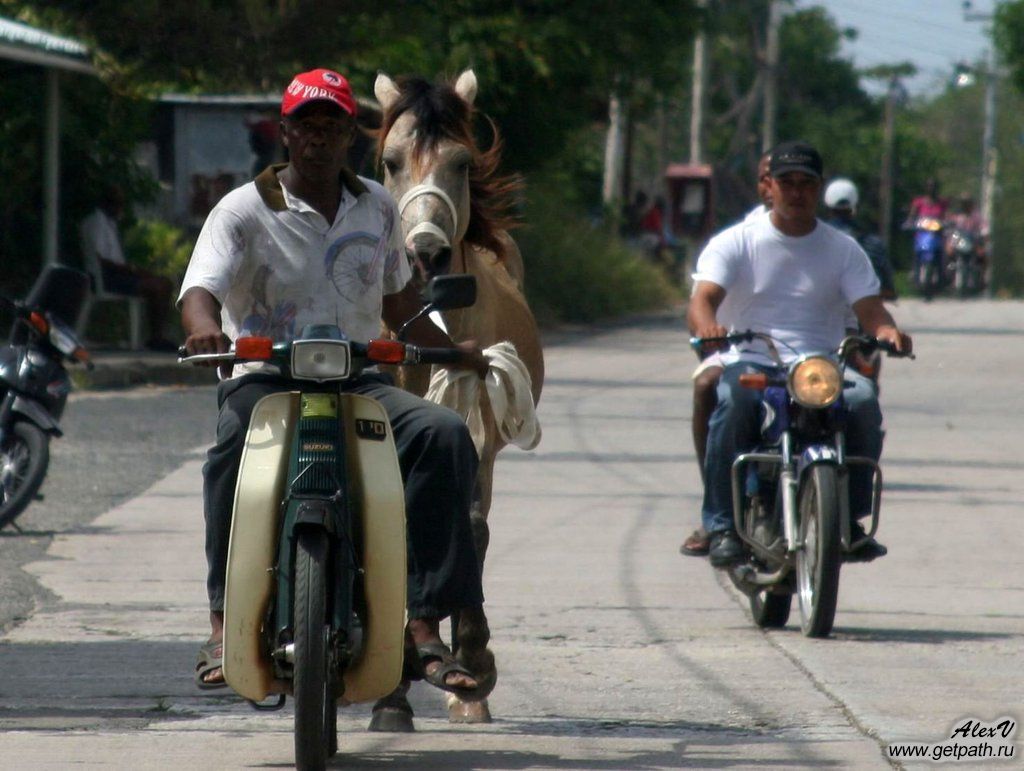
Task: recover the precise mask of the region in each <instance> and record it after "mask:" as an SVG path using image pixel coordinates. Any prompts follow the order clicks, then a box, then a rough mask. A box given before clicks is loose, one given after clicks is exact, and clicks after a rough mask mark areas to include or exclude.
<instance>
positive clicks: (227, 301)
mask: <svg viewBox="0 0 1024 771" xmlns="http://www.w3.org/2000/svg"><path fill="white" fill-rule="evenodd" d="M355 114H356V101H355V99H354V97H353V95H352V90H351V88H350V87H349V84H348V81H346V80H345V78H344V77H342V76H341V75H340V74H338V73H337V72H333V71H331V70H325V69H317V70H312V71H311V72H304V73H301V74H299V75H296V76H295V78H294V79H293V80H292V81H291V83H290V84H289V85H288V87H287V88H286V89H285V92H284V96H283V98H282V100H281V127H280V132H281V141H282V142H283V143H284V146H285V147H286V148H287V150H288V154H289V159H290V160H289V162H288V163H287V164H280V165H276V166H270V167H268V168H267V169H266V170H265V171H263V172H262V173H261V174H259V175H258V176H257V177H256V179H254V180H253V181H252V182H250V183H248V184H246V185H243V186H242V187H240V188H238V189H236V190H234V191H232V192H231V193H229V194H228V195H227V196H225V197H224V198H223V199H222V200H221V201H220V202H219V203H218V204H217V206H216V207H215V208H214V209H213V211H211V212H210V215H209V217H208V218H207V220H206V224H205V225H204V227H203V230H202V232H201V233H200V235H199V239H198V242H197V243H196V247H195V251H194V252H193V254H192V259H191V262H190V263H189V267H188V271H187V272H186V274H185V279H184V281H183V283H182V289H181V295H180V297H179V303H180V305H181V312H182V324H183V327H184V329H185V331H186V333H187V339H186V341H185V347H186V349H187V350H188V352H189V354H197V353H212V352H219V351H226V350H227V349H228V346H229V343H230V341H232V340H234V339H236V338H238V337H241V336H246V335H262V336H268V337H272V338H273V339H274V340H278V341H286V340H291V339H293V338H294V337H295V336H296V335H297V334H298V333H299V332H300V331H301V330H302V328H303V327H304V326H306V325H307V324H316V323H336V324H338V326H340V327H341V329H342V331H343V332H344V333H345V334H346V335H347V336H348V337H349V339H352V340H356V341H366V340H369V339H371V338H374V337H377V336H378V335H379V331H380V322H381V319H382V318H383V319H384V321H386V322H387V324H388V325H389V326H390V327H391V328H398V327H399V326H400V325H401V324H402V323H403V322H404V321H405V320H406V319H408V318H410V317H411V316H413V315H415V313H416V312H417V311H419V309H420V307H421V302H420V299H419V296H418V294H417V292H416V291H415V290H414V289H413V287H412V286H411V285H410V284H409V283H408V281H409V278H410V276H411V270H410V267H409V263H408V261H407V260H406V257H405V249H404V245H403V241H402V234H401V222H400V218H399V216H398V212H397V209H396V206H395V203H394V201H393V200H392V199H391V197H390V195H389V194H388V193H387V192H386V191H385V190H384V188H383V187H382V186H381V185H379V184H378V183H376V182H374V181H372V180H369V179H364V178H362V177H357V176H356V175H355V174H354V173H352V172H351V171H350V170H349V169H348V167H347V163H346V160H347V153H348V149H349V146H350V145H351V143H352V139H353V137H354V134H355V131H356V123H355ZM409 338H410V339H411V340H412V341H413V342H416V343H418V344H420V345H424V346H443V347H451V346H453V345H455V346H456V347H458V348H459V349H461V350H462V351H463V353H464V357H463V362H462V363H461V364H460V365H457V366H459V367H462V368H471V369H475V370H477V371H478V372H480V373H485V372H486V369H487V364H486V360H485V359H484V358H483V356H482V355H481V353H480V351H479V348H478V347H477V346H476V345H475V344H474V343H472V342H463V343H459V344H457V345H456V344H454V343H453V342H452V341H451V339H450V338H449V337H448V335H447V334H445V333H444V332H442V331H441V330H440V329H438V328H437V327H436V326H434V325H433V324H432V323H431V322H430V321H429V320H427V319H423V320H421V321H419V322H417V323H416V324H415V325H413V326H412V327H411V328H410V334H409ZM281 390H289V386H288V385H287V384H286V383H285V382H284V381H282V379H281V378H280V377H279V375H278V373H277V371H276V369H275V368H273V367H269V366H268V365H265V364H255V365H254V364H247V365H239V366H235V368H234V370H233V372H231V373H230V377H227V378H226V379H224V380H223V381H222V382H221V384H220V386H219V388H218V394H217V395H218V403H219V404H220V417H219V420H218V425H217V441H216V444H215V445H214V446H213V447H212V448H211V449H210V451H209V453H208V457H207V462H206V465H205V466H204V468H203V476H204V487H203V497H204V508H205V515H206V523H207V524H206V553H207V561H208V563H209V577H208V582H207V588H208V593H209V598H210V620H211V626H212V633H211V636H210V639H209V641H208V642H207V644H206V645H204V646H203V649H202V650H201V654H200V662H199V666H197V668H196V683H197V685H199V687H201V688H209V687H218V686H222V685H224V678H223V673H222V671H221V668H220V663H221V662H220V659H221V653H222V651H221V643H220V641H221V639H222V627H223V617H224V614H223V608H224V604H223V603H224V574H225V566H226V559H227V547H228V535H229V532H230V525H231V511H232V505H233V499H234V490H235V482H236V479H237V476H238V467H239V461H240V458H241V451H242V445H243V443H244V441H245V432H246V427H247V425H248V420H249V415H250V414H251V412H252V409H253V406H254V405H255V404H256V402H257V401H259V399H260V398H262V397H263V396H265V395H266V394H268V393H272V392H275V391H281ZM347 390H350V391H351V392H353V393H361V394H366V395H368V396H371V397H372V398H374V399H376V400H377V401H379V402H380V403H381V404H382V405H383V406H384V408H385V409H386V410H387V412H388V416H389V418H390V419H391V423H392V428H393V430H394V438H395V445H396V447H397V449H398V453H399V459H400V465H401V468H402V473H403V478H404V481H405V489H406V510H407V519H408V533H409V551H410V554H409V566H410V571H409V585H408V609H409V619H410V620H409V632H410V634H411V636H412V638H413V641H414V642H415V643H416V645H417V647H418V649H419V650H420V656H421V662H420V663H421V664H422V666H423V670H424V672H425V674H426V679H427V680H428V681H429V682H431V683H432V684H433V685H436V686H438V687H440V688H443V689H445V690H449V691H453V692H455V693H457V694H459V695H464V696H465V695H469V696H472V695H473V693H474V689H476V688H478V678H479V676H480V674H481V673H477V674H476V675H474V674H473V673H470V672H469V671H468V670H466V669H465V668H463V667H461V666H460V665H459V664H458V663H457V662H456V661H455V660H454V658H453V657H452V656H451V654H450V653H449V652H448V651H447V650H446V649H445V650H443V651H442V649H441V648H439V647H438V646H439V645H440V643H441V639H440V636H439V622H440V619H442V618H444V617H445V616H448V615H451V613H452V612H454V611H460V612H462V613H465V614H478V615H479V617H481V618H482V613H483V611H482V604H483V592H482V588H481V580H480V565H479V561H478V559H477V556H476V552H475V550H474V548H473V541H472V535H471V530H470V524H469V508H470V503H471V499H472V490H473V484H474V479H475V476H476V466H477V457H476V452H475V449H474V447H473V443H472V440H471V439H470V436H469V432H468V430H467V429H466V426H465V424H464V423H463V422H462V421H461V420H460V419H459V418H458V416H457V415H456V414H455V413H454V412H451V411H450V410H446V409H444V408H441V407H438V406H437V405H434V404H431V403H429V402H426V401H424V400H422V399H420V398H418V397H416V396H413V395H411V394H409V393H406V392H405V391H402V390H399V389H397V388H395V387H394V386H392V385H390V381H388V380H387V379H386V378H385V377H384V376H381V375H377V374H372V375H371V374H365V375H363V376H361V377H360V378H359V379H358V380H357V381H356V382H355V383H354V384H352V385H351V387H347ZM427 651H429V653H428V652H427ZM439 651H441V652H439ZM482 674H483V675H485V676H488V677H489V676H490V674H491V673H482Z"/></svg>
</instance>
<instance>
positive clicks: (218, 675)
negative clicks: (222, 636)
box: [194, 639, 227, 690]
mask: <svg viewBox="0 0 1024 771" xmlns="http://www.w3.org/2000/svg"><path fill="white" fill-rule="evenodd" d="M223 657H224V644H223V643H222V642H221V641H220V640H213V639H211V640H207V641H206V642H205V643H203V645H202V647H201V648H200V649H199V654H198V655H197V656H196V668H195V673H194V677H195V681H196V686H197V687H198V688H201V689H202V690H208V689H211V688H223V687H224V686H226V685H227V683H226V682H224V669H223V666H222V665H223V663H224V659H223Z"/></svg>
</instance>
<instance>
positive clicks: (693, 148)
mask: <svg viewBox="0 0 1024 771" xmlns="http://www.w3.org/2000/svg"><path fill="white" fill-rule="evenodd" d="M697 6H698V7H699V8H701V9H702V10H703V9H705V8H707V0H700V1H699V2H698V3H697ZM705 18H706V17H705ZM704 29H705V25H704V24H702V25H701V28H700V31H699V32H698V33H697V37H696V38H694V41H693V80H692V87H691V94H690V163H694V164H696V163H704V106H705V103H706V100H705V93H706V92H707V83H708V74H707V69H708V38H707V33H706V32H705V31H704Z"/></svg>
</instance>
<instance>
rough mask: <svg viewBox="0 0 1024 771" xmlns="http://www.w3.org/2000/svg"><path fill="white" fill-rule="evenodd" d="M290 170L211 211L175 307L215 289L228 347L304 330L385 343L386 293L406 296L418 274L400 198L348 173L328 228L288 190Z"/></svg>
mask: <svg viewBox="0 0 1024 771" xmlns="http://www.w3.org/2000/svg"><path fill="white" fill-rule="evenodd" d="M283 168H284V166H283V165H279V166H275V167H271V168H269V169H267V170H266V171H264V172H263V173H261V174H260V175H259V176H258V177H257V178H256V179H255V180H253V181H252V182H250V183H248V184H246V185H243V186H242V187H239V188H237V189H235V190H233V191H231V192H230V193H228V194H227V195H226V196H224V198H223V199H221V201H220V202H219V203H218V204H217V205H216V206H215V207H214V209H213V211H211V212H210V215H209V216H208V217H207V219H206V223H205V224H204V225H203V230H202V232H201V233H200V234H199V240H198V241H197V242H196V246H195V250H194V251H193V252H192V259H191V261H190V262H189V265H188V270H187V271H186V272H185V278H184V281H183V282H182V286H181V294H180V295H179V297H178V301H179V302H180V301H181V298H182V297H184V295H185V292H187V291H188V290H189V289H191V288H192V287H201V288H202V289H205V290H206V291H208V292H209V293H210V294H212V295H213V296H214V297H215V298H217V301H218V302H219V303H220V304H221V324H222V328H223V330H224V333H225V334H226V335H227V336H228V337H229V338H230V339H231V340H235V339H237V338H238V337H242V336H247V335H259V336H265V337H271V338H273V339H274V340H275V341H288V340H292V339H293V338H295V337H296V336H297V335H298V334H299V333H300V332H301V331H302V329H303V327H304V326H306V325H307V324H337V325H338V326H339V327H340V328H341V330H342V332H344V333H345V335H347V336H348V338H349V339H350V340H354V341H357V342H365V341H367V340H369V339H371V338H374V337H379V336H380V324H381V311H382V306H383V297H384V295H387V294H394V293H396V292H399V291H401V290H402V289H403V288H404V287H405V285H406V283H407V282H408V281H409V278H410V277H411V275H412V271H411V268H410V267H409V262H408V260H407V259H406V257H405V247H404V244H403V239H402V229H401V222H400V219H399V216H398V209H397V207H396V206H395V202H394V200H393V199H392V198H391V195H390V194H389V193H388V192H387V191H386V190H385V189H384V188H383V187H382V186H381V185H379V184H378V183H376V182H374V181H372V180H369V179H364V178H362V177H357V176H355V175H354V174H351V173H347V172H346V173H343V175H342V177H343V182H344V192H343V196H342V200H341V204H340V205H339V207H338V212H337V214H336V215H335V217H334V221H333V222H328V221H327V220H326V219H325V218H324V216H323V215H322V214H320V213H319V212H318V211H316V210H315V209H314V208H313V207H312V206H310V205H309V204H307V203H306V202H305V201H303V200H302V199H300V198H296V197H295V196H293V195H291V194H290V193H289V192H288V190H287V189H286V188H284V186H283V185H282V184H281V181H280V174H281V171H282V170H283ZM242 369H243V368H241V367H236V368H235V374H236V375H237V374H240V370H242ZM244 369H245V370H246V371H253V369H254V368H252V367H246V368H244Z"/></svg>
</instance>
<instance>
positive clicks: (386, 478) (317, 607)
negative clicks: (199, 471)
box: [179, 275, 476, 769]
mask: <svg viewBox="0 0 1024 771" xmlns="http://www.w3.org/2000/svg"><path fill="white" fill-rule="evenodd" d="M426 299H427V304H426V305H425V306H424V308H423V309H422V310H421V312H420V313H419V314H417V315H416V316H415V317H414V318H413V319H410V320H409V321H408V322H406V324H405V325H404V326H403V328H402V331H400V332H399V335H398V338H399V339H398V340H371V341H369V342H368V343H357V342H352V341H349V340H347V339H345V337H344V335H343V334H342V332H341V330H340V329H338V327H336V326H334V325H316V326H310V327H306V328H305V329H304V330H303V332H302V334H301V335H300V336H299V337H298V338H297V339H295V340H293V341H292V342H288V343H274V342H272V341H271V340H270V339H269V338H259V337H247V338H239V339H238V340H237V341H235V344H234V346H233V347H232V350H231V351H229V352H227V353H222V354H197V355H193V356H188V355H185V354H184V350H182V351H181V355H180V357H179V361H181V362H190V363H210V362H214V363H218V364H227V365H231V364H235V363H241V362H251V361H263V362H269V363H272V364H275V365H277V366H278V367H279V368H280V370H281V373H282V375H283V376H284V377H286V378H288V379H290V380H291V381H292V383H293V384H294V391H291V392H284V393H275V394H271V395H269V396H267V397H265V398H263V399H261V400H260V401H259V402H258V403H257V405H256V407H255V408H254V410H253V412H252V417H251V419H250V422H249V429H248V435H247V438H246V444H245V449H244V451H243V454H242V461H241V467H240V470H239V475H238V483H237V487H236V493H235V504H234V512H233V516H232V525H231V538H230V546H229V549H228V564H227V585H226V592H225V604H224V641H223V646H224V647H223V671H224V679H225V680H226V681H227V684H228V685H229V686H231V687H232V688H233V689H234V690H235V691H236V692H237V693H239V694H240V695H241V696H243V697H245V698H246V699H248V700H249V701H250V702H251V703H252V704H253V706H254V707H256V708H258V709H279V708H281V707H282V706H284V703H285V698H286V696H285V694H292V696H293V698H294V700H295V723H294V733H295V763H296V766H297V767H298V768H300V769H322V768H324V765H325V763H326V761H327V758H328V757H331V756H333V755H334V754H335V753H336V752H337V749H338V744H337V705H338V704H339V703H340V704H352V703H356V702H366V701H374V700H376V699H379V698H382V697H384V696H386V695H388V694H390V693H391V692H392V691H394V690H395V688H396V687H397V686H398V684H399V681H400V679H401V676H402V666H403V655H404V648H405V645H404V640H405V612H406V560H407V554H406V542H405V536H406V529H405V496H404V491H403V485H402V476H401V471H400V469H399V465H398V455H397V453H396V451H395V446H394V441H393V439H392V431H391V426H390V424H389V423H388V417H387V414H386V412H385V411H384V409H383V407H382V406H381V405H380V404H379V403H378V402H376V401H374V400H373V399H370V398H367V397H365V396H360V395H356V394H350V393H346V392H345V387H344V386H345V383H346V382H347V381H349V380H352V379H353V378H355V377H357V376H358V375H359V374H360V372H362V371H363V369H364V368H366V367H368V366H370V365H374V364H406V365H408V364H447V363H454V362H457V361H459V360H460V358H461V356H462V354H461V352H459V351H458V350H455V349H448V348H420V347H416V346H413V345H410V344H406V343H404V342H402V341H401V340H402V333H403V332H404V330H405V329H406V328H407V327H408V326H409V324H411V323H412V322H413V321H415V320H416V319H418V318H420V317H422V316H423V315H426V314H428V313H430V312H432V311H435V310H450V309H454V308H464V307H468V306H470V305H472V304H473V302H475V300H476V280H475V278H473V277H472V276H469V275H452V276H442V277H437V278H434V279H433V280H432V281H431V282H430V284H429V285H428V287H427V290H426ZM271 696H276V697H277V698H276V701H273V700H272V701H271V702H269V703H265V700H266V699H267V698H268V697H271Z"/></svg>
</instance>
